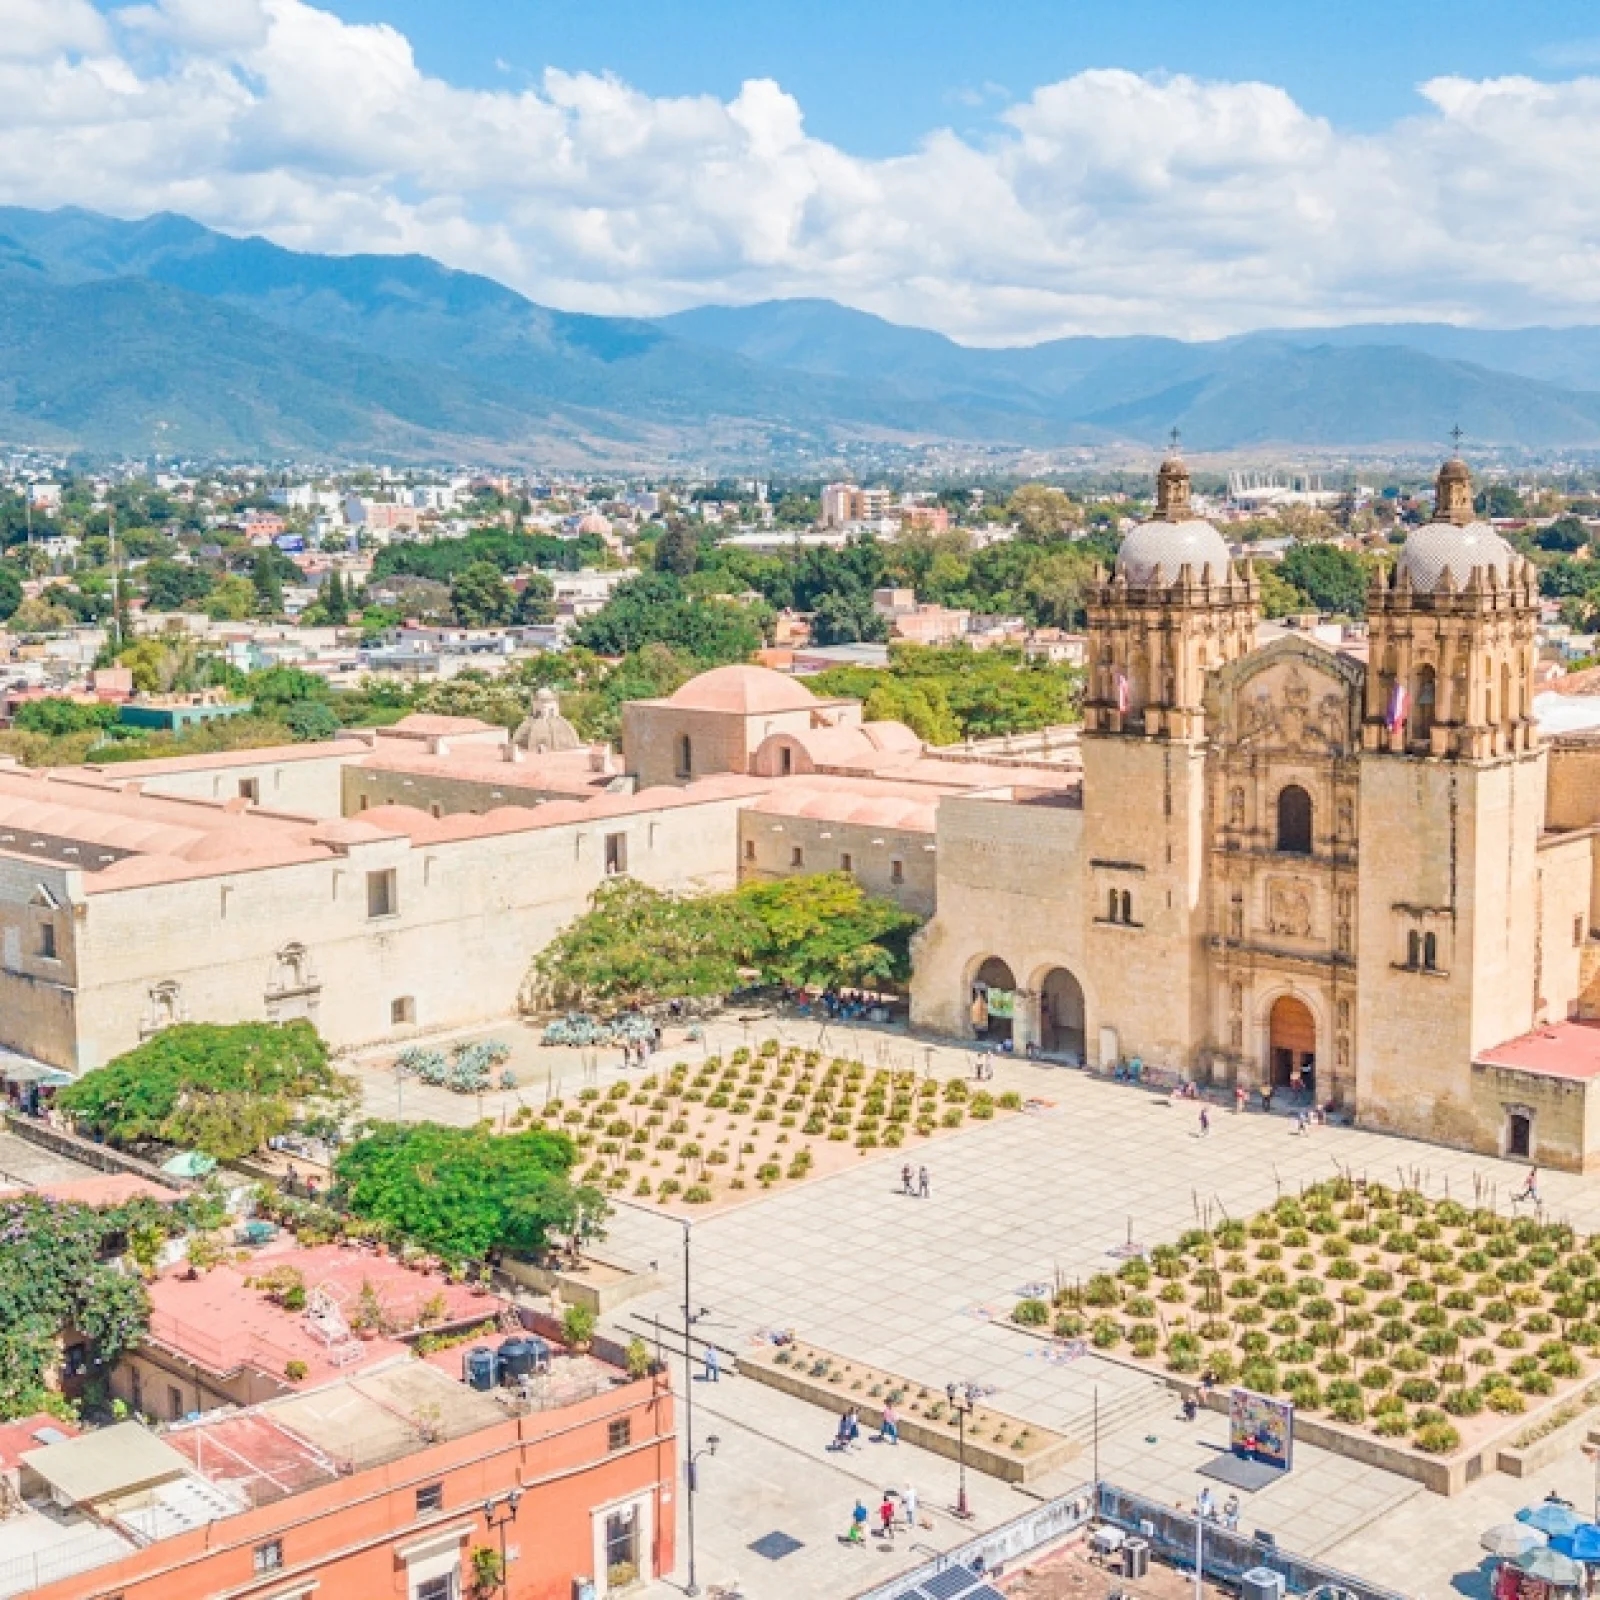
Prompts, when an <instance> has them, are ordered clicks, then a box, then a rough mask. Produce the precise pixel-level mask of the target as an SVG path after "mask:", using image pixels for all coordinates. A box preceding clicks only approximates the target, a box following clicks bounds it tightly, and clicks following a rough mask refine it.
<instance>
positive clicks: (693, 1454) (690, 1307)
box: [679, 1217, 719, 1594]
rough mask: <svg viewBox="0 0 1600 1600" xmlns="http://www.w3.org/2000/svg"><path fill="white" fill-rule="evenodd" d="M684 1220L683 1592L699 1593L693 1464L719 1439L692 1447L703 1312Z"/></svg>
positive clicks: (712, 1437) (713, 1451) (710, 1452)
mask: <svg viewBox="0 0 1600 1600" xmlns="http://www.w3.org/2000/svg"><path fill="white" fill-rule="evenodd" d="M679 1220H680V1221H681V1222H682V1223H683V1461H684V1472H683V1477H684V1496H685V1501H686V1506H685V1514H686V1516H687V1519H688V1527H689V1581H688V1583H687V1584H686V1585H685V1586H684V1591H683V1592H684V1593H685V1594H699V1593H700V1586H699V1584H698V1583H696V1582H695V1573H694V1494H695V1487H696V1483H695V1470H694V1464H695V1462H696V1461H698V1460H699V1459H700V1457H701V1456H703V1455H715V1454H716V1450H717V1444H718V1442H719V1441H718V1439H717V1436H716V1435H715V1434H712V1435H710V1437H709V1438H708V1439H707V1440H706V1446H705V1449H704V1450H700V1451H697V1450H696V1449H695V1447H694V1325H695V1323H696V1322H698V1321H699V1320H700V1317H703V1316H704V1315H705V1310H704V1308H703V1307H702V1309H701V1311H700V1314H699V1317H697V1316H696V1315H695V1312H694V1301H693V1298H692V1297H691V1294H690V1289H689V1237H690V1232H691V1224H690V1221H689V1219H688V1218H687V1217H682V1218H680V1219H679Z"/></svg>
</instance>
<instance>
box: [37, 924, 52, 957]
mask: <svg viewBox="0 0 1600 1600" xmlns="http://www.w3.org/2000/svg"><path fill="white" fill-rule="evenodd" d="M39 954H40V956H41V957H43V959H44V960H46V961H54V960H55V959H56V925H55V923H53V922H41V923H40V924H39Z"/></svg>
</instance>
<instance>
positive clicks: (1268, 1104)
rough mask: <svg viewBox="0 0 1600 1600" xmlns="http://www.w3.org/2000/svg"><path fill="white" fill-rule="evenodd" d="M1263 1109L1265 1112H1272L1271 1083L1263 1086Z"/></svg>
mask: <svg viewBox="0 0 1600 1600" xmlns="http://www.w3.org/2000/svg"><path fill="white" fill-rule="evenodd" d="M1261 1109H1262V1110H1263V1111H1271V1110H1272V1085H1271V1084H1270V1083H1264V1084H1262V1085H1261Z"/></svg>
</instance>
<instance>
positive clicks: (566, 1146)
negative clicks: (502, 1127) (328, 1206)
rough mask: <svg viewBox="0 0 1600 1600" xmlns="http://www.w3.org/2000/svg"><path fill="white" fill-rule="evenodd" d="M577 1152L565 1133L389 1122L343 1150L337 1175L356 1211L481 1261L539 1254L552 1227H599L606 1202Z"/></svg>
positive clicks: (583, 1231)
mask: <svg viewBox="0 0 1600 1600" xmlns="http://www.w3.org/2000/svg"><path fill="white" fill-rule="evenodd" d="M576 1159H577V1152H576V1150H575V1149H574V1147H573V1143H572V1141H571V1140H570V1139H569V1138H567V1136H566V1135H565V1134H563V1133H557V1132H554V1131H550V1130H545V1129H536V1130H534V1131H532V1132H526V1133H511V1134H495V1133H492V1132H490V1130H489V1129H488V1128H487V1127H485V1126H482V1125H480V1126H477V1127H472V1128H453V1127H444V1126H442V1125H440V1124H439V1123H435V1122H418V1123H395V1122H385V1123H379V1124H377V1125H376V1126H375V1127H373V1128H372V1129H371V1130H370V1131H369V1132H368V1133H367V1134H366V1136H365V1137H364V1138H362V1139H359V1140H357V1141H356V1143H354V1144H353V1145H351V1146H350V1147H349V1148H348V1149H346V1150H344V1151H343V1152H342V1153H341V1154H340V1156H339V1158H338V1161H337V1163H336V1165H335V1168H334V1176H335V1179H336V1182H337V1186H338V1189H337V1192H338V1194H339V1196H340V1197H341V1198H342V1199H343V1201H344V1203H345V1204H346V1205H347V1206H348V1207H349V1208H350V1210H351V1211H353V1212H354V1213H355V1214H356V1215H357V1216H360V1217H365V1218H366V1219H367V1220H369V1221H371V1222H377V1223H381V1224H383V1225H384V1226H386V1227H388V1228H391V1229H393V1230H394V1231H395V1232H396V1233H399V1234H402V1235H404V1236H405V1237H406V1238H408V1239H411V1240H414V1241H415V1242H416V1243H418V1244H421V1245H424V1246H426V1247H427V1248H428V1249H430V1250H433V1251H435V1252H437V1253H438V1254H439V1255H441V1256H444V1257H446V1258H447V1259H449V1260H452V1261H481V1260H482V1259H483V1258H484V1257H485V1256H486V1255H488V1254H489V1252H490V1251H491V1250H506V1251H510V1252H513V1253H514V1254H517V1255H535V1254H537V1253H538V1252H539V1251H541V1250H542V1249H543V1248H544V1247H545V1244H546V1243H547V1241H548V1240H549V1238H550V1236H551V1235H552V1234H566V1235H568V1236H584V1235H588V1236H592V1235H593V1234H594V1233H595V1232H596V1231H597V1230H598V1228H599V1225H600V1223H601V1222H602V1221H603V1219H604V1217H605V1214H606V1203H605V1200H604V1197H603V1196H602V1195H601V1194H600V1192H599V1191H598V1190H595V1189H592V1188H588V1187H586V1186H583V1185H579V1184H575V1183H574V1182H573V1181H572V1167H573V1163H574V1161H575V1160H576Z"/></svg>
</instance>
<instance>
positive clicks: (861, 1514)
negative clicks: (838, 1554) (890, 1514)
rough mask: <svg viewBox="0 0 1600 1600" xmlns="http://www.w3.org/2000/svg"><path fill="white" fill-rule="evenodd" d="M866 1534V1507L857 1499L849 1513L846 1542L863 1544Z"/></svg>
mask: <svg viewBox="0 0 1600 1600" xmlns="http://www.w3.org/2000/svg"><path fill="white" fill-rule="evenodd" d="M866 1536H867V1508H866V1507H865V1506H864V1505H863V1504H862V1503H861V1501H860V1500H859V1499H857V1501H856V1503H855V1509H854V1510H853V1511H851V1513H850V1531H849V1533H847V1534H846V1535H845V1542H846V1543H847V1544H865V1543H866Z"/></svg>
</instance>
